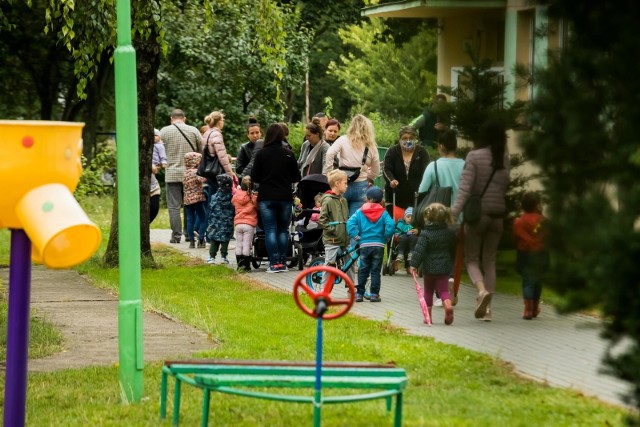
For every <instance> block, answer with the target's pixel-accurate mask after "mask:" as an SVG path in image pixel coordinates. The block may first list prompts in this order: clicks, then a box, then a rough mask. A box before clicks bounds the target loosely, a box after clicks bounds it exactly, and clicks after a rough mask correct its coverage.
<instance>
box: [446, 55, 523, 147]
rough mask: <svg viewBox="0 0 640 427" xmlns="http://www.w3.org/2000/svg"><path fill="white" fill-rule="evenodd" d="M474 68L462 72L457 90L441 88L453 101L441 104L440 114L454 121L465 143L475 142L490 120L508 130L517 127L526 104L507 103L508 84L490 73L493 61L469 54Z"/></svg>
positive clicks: (466, 67) (453, 124) (470, 66)
mask: <svg viewBox="0 0 640 427" xmlns="http://www.w3.org/2000/svg"><path fill="white" fill-rule="evenodd" d="M467 53H468V54H469V57H470V58H471V65H467V66H465V67H464V68H463V70H462V72H460V74H459V77H458V85H457V87H455V88H454V87H451V86H441V87H440V90H441V91H442V93H445V94H447V95H449V97H450V98H451V99H452V100H453V101H454V102H450V103H442V104H439V106H438V107H437V108H438V110H439V111H438V112H439V113H440V114H442V115H447V116H450V117H451V125H452V126H453V127H454V128H455V129H456V130H457V132H458V134H459V135H460V136H462V137H463V138H464V139H467V140H469V141H475V140H476V138H477V135H478V129H479V128H480V126H482V124H483V123H484V122H485V121H487V119H489V118H493V119H499V120H501V121H502V122H503V123H504V124H505V128H506V129H513V128H515V127H517V126H518V118H519V117H520V115H521V114H522V113H523V111H524V103H523V102H522V101H515V102H513V103H506V102H505V100H504V92H505V89H506V83H505V82H504V81H503V80H502V79H501V78H500V73H499V72H497V71H493V70H491V67H492V65H493V64H492V62H491V60H490V59H481V58H480V56H479V55H478V53H477V52H475V51H473V50H469V51H467Z"/></svg>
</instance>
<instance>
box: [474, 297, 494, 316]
mask: <svg viewBox="0 0 640 427" xmlns="http://www.w3.org/2000/svg"><path fill="white" fill-rule="evenodd" d="M476 303H477V304H476V311H475V313H474V316H475V318H476V319H482V318H483V317H484V316H485V314H486V313H487V307H488V306H489V304H491V294H490V293H489V292H487V291H482V292H480V294H479V295H478V298H476Z"/></svg>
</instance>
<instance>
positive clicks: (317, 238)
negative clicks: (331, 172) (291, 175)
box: [296, 174, 331, 264]
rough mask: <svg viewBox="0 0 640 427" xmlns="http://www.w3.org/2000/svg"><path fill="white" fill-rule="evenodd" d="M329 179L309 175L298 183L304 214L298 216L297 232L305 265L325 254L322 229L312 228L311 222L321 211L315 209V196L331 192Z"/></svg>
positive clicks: (317, 175) (318, 175)
mask: <svg viewBox="0 0 640 427" xmlns="http://www.w3.org/2000/svg"><path fill="white" fill-rule="evenodd" d="M330 189H331V187H329V182H328V181H327V177H326V176H324V175H321V174H312V175H307V176H305V177H304V178H302V179H301V180H300V182H299V183H298V198H299V199H300V202H301V203H302V206H303V209H302V212H300V214H299V215H298V218H297V223H298V224H300V225H298V226H297V227H296V232H298V233H299V234H300V244H301V245H302V256H303V259H304V261H305V262H304V263H305V264H306V261H307V260H308V259H309V258H315V257H318V256H321V255H323V254H324V245H323V244H322V227H320V226H316V227H315V228H311V227H310V226H309V220H310V219H311V215H313V214H314V213H316V214H319V213H320V211H319V210H318V209H317V208H315V201H314V199H315V196H316V195H317V194H318V193H325V192H326V191H328V190H330Z"/></svg>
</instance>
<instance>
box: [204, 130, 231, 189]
mask: <svg viewBox="0 0 640 427" xmlns="http://www.w3.org/2000/svg"><path fill="white" fill-rule="evenodd" d="M207 141H208V143H207ZM205 145H206V146H207V147H208V148H209V154H210V155H212V156H218V160H219V161H220V164H221V165H222V167H223V168H224V171H225V172H226V173H227V174H229V176H232V177H233V176H234V175H235V174H234V173H233V170H232V169H231V162H229V156H228V155H227V148H226V147H225V145H224V139H222V132H220V129H218V128H209V130H207V131H206V132H205V133H204V135H202V146H203V147H204V146H205Z"/></svg>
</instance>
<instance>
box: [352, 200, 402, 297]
mask: <svg viewBox="0 0 640 427" xmlns="http://www.w3.org/2000/svg"><path fill="white" fill-rule="evenodd" d="M366 198H367V200H366V202H365V204H364V205H362V207H361V208H360V209H358V210H357V211H356V213H355V214H353V215H352V216H351V218H349V220H348V221H347V232H348V233H349V237H351V238H352V239H355V240H357V241H358V243H359V244H360V264H359V270H358V285H357V287H356V302H362V300H363V298H364V297H368V299H369V301H371V302H380V301H381V298H380V272H381V270H382V258H383V257H384V248H385V245H386V243H387V240H389V239H390V238H391V236H393V232H394V230H395V223H394V222H393V219H392V218H391V215H389V213H388V212H387V211H386V209H385V208H384V207H383V206H382V204H381V202H382V190H381V189H380V188H379V187H371V188H369V189H368V190H367V193H366ZM369 275H370V276H371V293H370V294H366V293H365V285H366V284H367V279H368V278H369Z"/></svg>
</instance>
